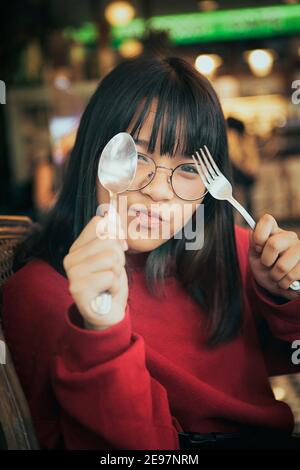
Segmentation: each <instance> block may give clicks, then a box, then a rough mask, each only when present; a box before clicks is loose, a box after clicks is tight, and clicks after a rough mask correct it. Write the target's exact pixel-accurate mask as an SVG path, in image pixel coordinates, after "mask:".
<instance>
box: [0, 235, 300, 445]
mask: <svg viewBox="0 0 300 470" xmlns="http://www.w3.org/2000/svg"><path fill="white" fill-rule="evenodd" d="M236 237H237V248H238V253H239V262H240V267H241V272H242V279H243V282H244V283H245V289H244V293H245V297H246V307H245V311H244V312H243V314H244V318H245V328H244V330H243V333H242V334H241V335H240V336H238V337H237V338H236V339H235V340H233V341H232V342H230V343H229V344H226V345H221V346H219V347H217V348H215V349H211V350H209V349H208V348H207V347H206V346H205V340H206V337H205V334H204V332H203V328H202V326H201V325H203V324H204V318H205V316H204V313H203V312H202V311H201V309H200V308H199V307H198V306H197V305H196V303H195V302H194V301H193V300H192V299H191V298H189V296H188V295H187V294H186V292H185V291H184V290H183V288H182V287H181V286H180V285H179V283H178V281H177V280H176V279H175V278H174V277H171V278H168V279H167V280H166V297H165V298H164V299H157V298H155V297H152V296H151V295H150V294H149V292H148V290H147V288H146V284H145V279H144V273H143V270H142V263H136V265H135V270H134V273H133V279H132V282H131V286H130V290H129V300H128V305H127V309H126V314H125V317H124V318H123V319H122V320H121V321H120V322H119V323H118V324H116V325H113V326H112V327H110V328H108V329H107V330H103V331H91V330H85V329H83V328H81V326H80V319H81V316H80V315H79V312H78V311H77V308H76V306H75V304H74V303H73V300H72V297H71V295H70V293H69V291H68V281H67V279H66V278H64V277H63V276H61V275H60V274H58V273H57V272H56V271H55V270H54V269H53V268H52V267H51V266H50V265H49V264H47V263H46V262H44V261H39V260H35V261H31V262H30V263H28V264H27V265H26V266H24V267H23V268H22V269H21V270H19V271H18V272H17V273H15V274H14V275H13V276H12V277H11V278H10V279H9V281H8V282H7V283H6V285H5V287H4V292H3V294H4V312H3V315H4V328H5V334H6V339H7V342H8V346H9V348H10V350H11V353H12V356H13V359H14V362H15V366H16V369H17V372H18V374H19V376H20V379H21V382H22V385H23V387H24V390H25V394H26V396H27V398H28V401H29V405H30V408H31V412H32V416H33V420H34V423H35V426H36V429H37V433H38V438H39V441H40V445H41V447H42V448H55V447H56V446H57V445H58V443H59V442H61V441H62V439H63V442H64V445H65V447H66V448H67V449H104V450H110V449H143V450H148V449H156V450H158V449H169V450H170V449H179V441H178V431H186V432H202V433H208V432H213V431H219V432H232V431H235V430H238V429H239V427H240V426H241V425H244V424H249V425H254V426H263V427H270V428H278V429H283V430H288V431H290V430H291V429H292V428H293V417H292V414H291V411H290V409H289V407H288V406H287V405H286V404H284V403H283V402H280V401H276V400H275V398H274V395H273V393H272V390H271V388H270V386H269V381H268V374H270V373H271V372H273V373H274V372H278V373H283V372H291V371H294V372H298V371H299V370H300V367H299V366H295V365H293V364H292V362H291V355H292V352H293V351H292V349H291V350H290V354H288V355H287V356H285V357H284V356H281V357H279V356H278V355H275V350H274V354H273V356H272V353H273V352H272V351H271V350H270V349H269V351H267V352H266V353H263V352H262V349H261V348H260V346H259V343H258V337H257V332H256V327H255V323H254V313H257V314H258V315H261V316H263V317H264V318H265V319H266V320H267V322H268V324H269V326H270V328H271V330H272V334H273V336H274V337H276V338H279V339H280V340H281V341H285V342H291V341H293V340H294V339H300V298H299V299H296V300H293V301H289V302H286V303H284V304H276V303H275V302H274V300H273V299H272V297H270V296H268V294H266V292H265V291H264V290H263V289H261V288H260V287H259V286H258V285H257V284H256V282H255V281H254V279H253V277H252V275H251V273H250V271H248V262H247V251H248V232H247V231H246V230H245V229H242V228H238V227H236ZM270 356H271V357H270Z"/></svg>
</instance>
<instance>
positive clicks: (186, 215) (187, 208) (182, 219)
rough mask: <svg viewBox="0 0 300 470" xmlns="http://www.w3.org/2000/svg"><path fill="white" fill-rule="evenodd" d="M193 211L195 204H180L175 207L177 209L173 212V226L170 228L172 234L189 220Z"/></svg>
mask: <svg viewBox="0 0 300 470" xmlns="http://www.w3.org/2000/svg"><path fill="white" fill-rule="evenodd" d="M195 211H196V205H195V204H189V203H186V204H185V203H183V204H182V203H180V204H178V205H177V209H176V211H174V217H173V224H172V226H171V229H172V232H173V234H175V233H176V232H177V231H178V230H180V229H181V228H182V227H183V226H184V225H185V224H186V223H187V222H188V221H189V220H190V219H191V217H192V216H193V214H194V212H195ZM173 228H174V229H173Z"/></svg>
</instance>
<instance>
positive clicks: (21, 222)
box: [0, 216, 39, 450]
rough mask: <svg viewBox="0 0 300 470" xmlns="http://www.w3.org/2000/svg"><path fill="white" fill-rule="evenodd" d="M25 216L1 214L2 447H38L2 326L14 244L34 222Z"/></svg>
mask: <svg viewBox="0 0 300 470" xmlns="http://www.w3.org/2000/svg"><path fill="white" fill-rule="evenodd" d="M32 223H33V222H32V221H31V219H30V218H28V217H23V216H0V340H1V341H2V343H1V347H2V352H3V350H4V349H5V361H4V360H2V361H0V362H4V364H0V397H1V398H0V449H8V450H12V449H16V450H30V449H38V448H39V445H38V441H37V438H36V434H35V430H34V426H33V423H32V419H31V416H30V411H29V407H28V404H27V401H26V398H25V395H24V393H23V391H22V387H21V385H20V382H19V379H18V377H17V374H16V371H15V368H14V365H13V362H12V358H11V356H10V353H9V350H8V348H7V345H6V344H5V338H4V334H3V330H2V326H1V306H2V303H1V300H2V299H1V288H2V285H3V284H4V282H5V281H6V280H7V279H8V278H9V277H10V276H11V275H12V274H13V270H12V258H13V252H14V248H15V247H16V246H17V244H18V243H19V242H20V241H21V240H22V238H23V237H24V236H25V235H26V233H27V231H28V230H29V228H30V227H31V226H32Z"/></svg>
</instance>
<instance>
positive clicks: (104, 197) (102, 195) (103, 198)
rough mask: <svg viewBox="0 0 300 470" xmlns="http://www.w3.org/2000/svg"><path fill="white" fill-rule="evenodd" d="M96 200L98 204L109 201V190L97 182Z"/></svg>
mask: <svg viewBox="0 0 300 470" xmlns="http://www.w3.org/2000/svg"><path fill="white" fill-rule="evenodd" d="M96 187H97V201H98V204H108V203H109V192H108V191H107V190H106V189H105V188H103V186H101V184H100V183H99V182H97V186H96Z"/></svg>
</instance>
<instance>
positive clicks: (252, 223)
mask: <svg viewBox="0 0 300 470" xmlns="http://www.w3.org/2000/svg"><path fill="white" fill-rule="evenodd" d="M228 201H229V202H230V203H231V204H232V205H233V206H234V207H235V208H236V209H237V210H238V211H239V213H240V214H241V215H242V216H243V217H244V219H245V220H246V222H247V223H248V224H249V225H250V227H251V228H252V230H254V229H255V226H256V222H255V220H254V219H253V218H252V217H251V215H250V214H249V212H247V211H246V209H245V208H244V207H243V206H242V205H241V204H240V203H239V202H238V201H237V200H236V199H234V197H233V196H231V197H230V198H229V199H228Z"/></svg>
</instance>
